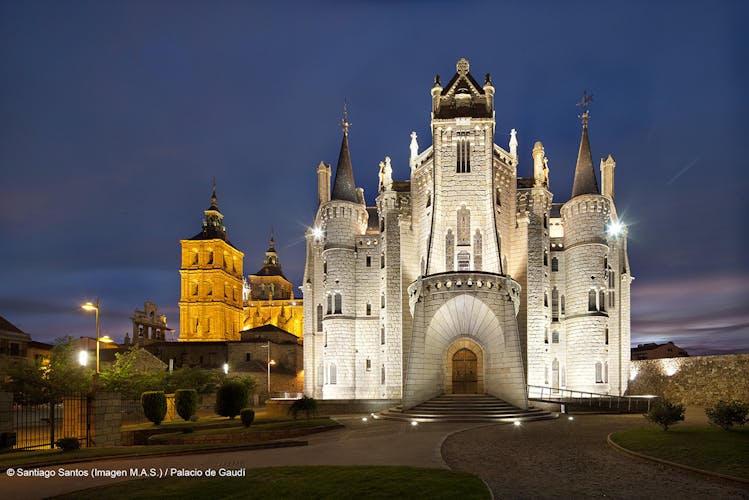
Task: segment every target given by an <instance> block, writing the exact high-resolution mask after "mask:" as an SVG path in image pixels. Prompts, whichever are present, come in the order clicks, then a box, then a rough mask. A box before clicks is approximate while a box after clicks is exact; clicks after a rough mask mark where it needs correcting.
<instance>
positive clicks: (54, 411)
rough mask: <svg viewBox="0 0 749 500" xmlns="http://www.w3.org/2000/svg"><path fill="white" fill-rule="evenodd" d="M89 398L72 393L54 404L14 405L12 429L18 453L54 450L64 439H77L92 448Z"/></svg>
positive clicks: (82, 444)
mask: <svg viewBox="0 0 749 500" xmlns="http://www.w3.org/2000/svg"><path fill="white" fill-rule="evenodd" d="M90 408H91V404H90V399H89V397H88V396H87V395H86V394H70V395H67V396H64V397H63V398H62V399H61V400H59V401H57V402H54V403H41V404H17V403H14V404H13V428H14V431H15V433H16V440H15V441H16V442H15V445H14V446H13V448H14V449H17V450H31V449H41V448H54V447H55V442H56V441H57V440H59V439H62V438H76V439H78V441H79V442H80V443H81V446H82V447H86V446H88V445H89V433H90V428H91V425H90V420H91V419H90V417H91V410H90Z"/></svg>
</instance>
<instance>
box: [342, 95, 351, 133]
mask: <svg viewBox="0 0 749 500" xmlns="http://www.w3.org/2000/svg"><path fill="white" fill-rule="evenodd" d="M350 126H351V123H349V121H348V110H347V109H346V99H345V98H344V99H343V119H342V120H341V127H343V135H348V128H349V127H350Z"/></svg>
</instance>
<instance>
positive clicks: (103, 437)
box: [90, 392, 122, 446]
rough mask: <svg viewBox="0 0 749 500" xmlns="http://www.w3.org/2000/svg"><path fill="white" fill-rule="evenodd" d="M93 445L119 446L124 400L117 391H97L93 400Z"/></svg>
mask: <svg viewBox="0 0 749 500" xmlns="http://www.w3.org/2000/svg"><path fill="white" fill-rule="evenodd" d="M90 411H91V435H90V437H91V446H119V444H120V425H121V424H122V400H121V398H120V395H119V394H118V393H116V392H97V393H96V394H95V395H94V396H93V398H92V400H91V409H90Z"/></svg>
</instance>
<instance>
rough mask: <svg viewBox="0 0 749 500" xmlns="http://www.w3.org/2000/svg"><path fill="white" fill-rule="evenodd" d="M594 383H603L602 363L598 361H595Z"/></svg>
mask: <svg viewBox="0 0 749 500" xmlns="http://www.w3.org/2000/svg"><path fill="white" fill-rule="evenodd" d="M596 384H603V365H602V364H601V362H600V361H598V362H597V363H596Z"/></svg>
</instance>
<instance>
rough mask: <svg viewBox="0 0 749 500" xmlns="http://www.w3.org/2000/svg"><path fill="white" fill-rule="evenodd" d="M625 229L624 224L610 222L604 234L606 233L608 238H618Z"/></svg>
mask: <svg viewBox="0 0 749 500" xmlns="http://www.w3.org/2000/svg"><path fill="white" fill-rule="evenodd" d="M625 227H626V226H625V225H624V224H622V223H621V222H619V221H614V222H611V223H610V224H609V225H608V227H607V228H606V232H607V233H608V235H609V236H614V237H616V236H619V235H620V234H622V232H623V231H624V229H625Z"/></svg>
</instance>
